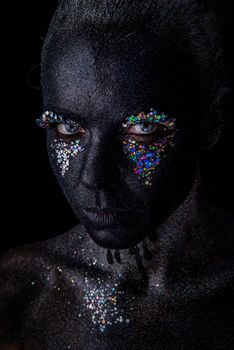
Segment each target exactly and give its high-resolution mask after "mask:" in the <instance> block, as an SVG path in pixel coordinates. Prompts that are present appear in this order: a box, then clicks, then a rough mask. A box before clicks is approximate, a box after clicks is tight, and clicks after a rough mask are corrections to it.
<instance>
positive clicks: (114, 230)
mask: <svg viewBox="0 0 234 350" xmlns="http://www.w3.org/2000/svg"><path fill="white" fill-rule="evenodd" d="M84 226H85V225H84ZM85 229H86V231H87V232H88V234H89V235H90V236H91V238H92V239H93V241H94V242H95V243H96V244H97V245H99V246H100V247H102V248H106V249H127V248H131V247H133V246H134V245H136V244H137V243H139V242H140V241H142V240H143V239H144V238H145V237H146V235H145V231H142V232H137V231H136V230H129V229H128V230H127V229H124V228H122V227H120V226H112V227H111V226H110V227H102V228H101V227H100V228H91V227H87V226H85Z"/></svg>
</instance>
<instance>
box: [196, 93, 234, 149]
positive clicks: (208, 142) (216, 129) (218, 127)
mask: <svg viewBox="0 0 234 350" xmlns="http://www.w3.org/2000/svg"><path fill="white" fill-rule="evenodd" d="M230 105H231V89H230V88H228V87H225V88H222V89H221V90H220V91H219V94H218V97H217V98H215V99H214V100H213V102H212V103H211V104H210V107H209V109H208V112H207V115H206V118H205V122H204V125H203V132H202V136H203V151H208V150H209V149H211V148H212V147H214V146H215V145H216V143H217V142H218V140H219V138H220V136H221V134H222V131H223V129H224V125H225V121H226V119H227V118H228V115H229V111H230Z"/></svg>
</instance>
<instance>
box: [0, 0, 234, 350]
mask: <svg viewBox="0 0 234 350" xmlns="http://www.w3.org/2000/svg"><path fill="white" fill-rule="evenodd" d="M91 3H92V2H83V1H77V2H72V1H63V2H61V3H60V5H61V7H59V11H57V13H56V14H55V17H54V19H53V21H52V25H51V27H50V30H49V33H48V36H47V40H46V42H45V46H44V49H43V53H42V86H43V103H44V111H46V110H48V111H53V112H56V113H63V114H64V115H67V116H69V117H70V116H71V117H72V118H74V119H75V120H78V121H80V120H82V123H81V124H82V127H83V128H84V129H85V133H84V134H83V135H82V136H81V137H80V145H81V146H82V147H83V148H84V151H83V152H80V153H79V154H76V155H75V157H72V158H71V159H70V163H69V169H68V170H67V171H66V174H65V176H63V174H62V173H61V169H60V168H59V166H58V162H57V158H56V153H55V150H54V149H53V147H51V145H53V144H54V143H55V142H56V141H55V139H56V138H58V135H56V134H55V129H49V130H48V132H47V135H48V137H47V140H48V143H47V147H48V155H49V158H50V162H51V166H52V169H53V171H54V173H55V176H56V177H57V179H58V181H59V183H60V186H61V188H62V190H63V192H64V194H65V196H66V197H67V199H68V202H69V203H70V205H71V207H72V208H73V210H74V212H75V213H76V215H77V217H78V218H79V220H80V221H81V224H80V225H78V226H77V227H74V228H73V229H72V230H70V231H69V232H67V233H65V234H64V235H61V236H58V237H55V238H53V239H51V240H48V241H45V242H41V243H35V244H33V245H29V246H24V247H21V248H18V249H17V250H11V251H9V252H7V253H6V254H4V255H3V256H2V258H1V261H0V267H1V270H0V282H1V284H0V285H1V288H0V296H1V298H0V344H2V347H3V346H5V347H6V346H8V345H7V344H11V343H12V342H13V340H14V341H16V340H17V344H19V346H21V348H22V349H24V350H31V349H33V350H37V349H38V350H44V349H45V350H47V349H48V350H55V349H61V350H62V349H97V350H98V349H111V350H112V349H113V350H115V349H116V350H117V349H126V350H128V349H129V350H130V349H131V350H132V349H147V350H148V349H153V350H154V349H155V350H156V349H157V350H160V349H168V350H173V349H223V350H225V349H229V348H232V345H233V344H234V343H233V333H234V325H233V317H232V316H233V315H232V308H231V305H232V303H233V300H232V294H233V238H232V234H233V232H234V229H233V228H234V227H233V221H232V219H231V218H230V217H229V216H228V215H227V214H225V213H222V212H220V211H219V210H218V209H216V208H213V207H212V205H211V204H209V203H207V202H205V201H204V200H203V199H202V198H200V195H199V190H198V187H199V181H198V180H199V157H200V154H201V152H203V151H204V149H205V148H209V147H211V146H212V144H214V143H215V142H217V140H218V135H219V132H220V130H221V122H220V121H221V112H222V103H223V102H222V101H223V96H224V95H225V92H226V91H227V88H226V81H225V75H224V72H223V71H222V55H221V50H220V48H219V46H218V44H217V41H216V35H215V29H214V27H213V26H212V25H213V24H212V23H213V22H212V16H210V14H209V15H208V14H207V13H205V12H202V9H201V8H200V7H198V6H197V5H196V4H195V3H194V2H193V1H184V2H179V1H174V2H171V3H170V6H169V5H168V4H167V1H164V2H161V1H157V2H149V1H146V2H144V6H142V2H141V3H140V2H138V1H135V2H134V4H132V2H131V4H130V2H126V1H116V2H114V4H112V5H111V3H109V2H105V4H104V3H102V4H101V5H100V7H96V6H97V5H95V3H92V4H91ZM169 9H170V11H169ZM77 11H78V12H77ZM152 13H153V14H154V16H152ZM78 14H79V15H78ZM201 15H202V20H201V21H200V22H199V23H200V27H198V26H197V25H195V23H196V20H197V18H200V16H201ZM78 18H79V20H78ZM117 23H118V25H117ZM203 26H205V27H203ZM204 28H208V29H209V30H208V32H207V33H208V34H206V35H204ZM208 43H209V45H208ZM207 46H208V47H209V48H210V49H209V51H208V50H207ZM214 53H215V54H214ZM214 60H216V61H215V62H214ZM217 62H218V63H219V64H217ZM208 87H209V88H208ZM214 101H215V102H214ZM152 107H153V108H155V109H156V110H159V111H162V112H165V113H168V115H171V116H173V117H174V118H176V133H175V140H174V141H175V142H174V143H175V145H174V147H173V148H170V149H167V150H165V155H166V157H165V158H163V159H162V160H161V162H160V164H159V165H158V168H157V171H156V172H155V173H154V174H153V178H152V185H151V186H146V185H145V183H144V182H141V181H140V179H139V178H138V177H137V176H136V173H135V172H134V170H133V165H132V163H131V161H130V160H129V158H128V157H127V156H126V154H125V153H124V150H123V140H128V137H129V136H127V138H126V135H125V136H124V135H123V133H122V131H121V128H120V125H121V122H122V121H123V120H124V118H126V117H128V116H129V115H131V114H132V113H139V112H141V111H144V112H146V113H147V112H148V111H149V109H150V108H152ZM211 117H212V123H211V122H210V120H211ZM66 142H67V139H66ZM145 142H146V141H145V140H144V144H145ZM147 142H148V141H147ZM85 206H89V207H102V208H103V207H111V208H114V209H116V210H117V211H119V210H127V209H128V210H129V211H128V212H126V213H125V212H123V213H117V220H118V225H115V226H112V227H110V226H109V227H102V228H100V227H97V225H95V224H94V223H93V222H91V221H90V220H88V218H87V217H86V215H85V214H84V213H83V208H84V207H85ZM107 248H108V249H109V252H108V254H107ZM111 253H113V256H114V260H113V261H112V259H113V256H112V254H111ZM106 254H107V255H106ZM111 262H112V263H111ZM100 300H101V301H102V302H100ZM115 308H116V309H115Z"/></svg>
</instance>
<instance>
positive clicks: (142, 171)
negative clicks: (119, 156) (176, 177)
mask: <svg viewBox="0 0 234 350" xmlns="http://www.w3.org/2000/svg"><path fill="white" fill-rule="evenodd" d="M146 120H147V122H150V123H158V124H159V126H160V127H163V128H164V130H168V131H169V133H168V134H166V135H165V136H163V137H161V138H160V139H159V140H158V141H157V142H151V143H150V144H141V143H140V142H137V141H135V140H133V139H130V138H129V140H127V141H126V140H124V141H123V150H124V153H125V154H126V155H127V157H128V158H129V159H130V160H131V161H132V162H133V163H134V168H133V170H134V172H135V174H137V175H138V178H139V179H143V181H144V182H145V185H147V186H151V185H152V178H153V174H154V173H155V172H156V169H157V167H158V165H159V164H160V161H161V159H162V157H165V154H164V153H165V151H166V149H167V148H168V147H173V146H174V142H173V140H174V137H175V121H176V120H175V118H170V117H168V116H166V115H165V114H164V113H161V114H158V113H157V112H156V111H155V110H154V109H153V108H151V112H150V113H149V114H144V112H141V113H139V114H138V115H137V116H134V115H132V116H130V117H128V119H127V121H126V122H125V123H123V124H122V125H123V127H124V128H126V127H128V126H131V125H136V124H139V123H142V121H146Z"/></svg>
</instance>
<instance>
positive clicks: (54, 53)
mask: <svg viewBox="0 0 234 350" xmlns="http://www.w3.org/2000/svg"><path fill="white" fill-rule="evenodd" d="M115 39H116V40H117V39H118V44H117V43H116V40H115ZM99 40H100V39H99ZM152 40H153V37H152V36H151V35H150V33H147V32H146V31H142V32H139V33H137V40H136V41H134V40H132V37H131V38H130V37H128V36H125V35H123V37H121V36H119V34H118V35H117V38H115V36H114V34H113V37H112V36H107V37H105V40H104V39H103V40H102V41H98V38H95V37H94V36H93V34H92V33H76V32H74V33H73V34H72V35H70V36H69V37H66V36H65V37H63V35H60V36H58V35H57V34H54V37H51V39H50V44H49V47H53V50H49V49H48V48H47V50H45V51H44V56H43V64H42V84H43V97H44V110H45V111H53V112H54V113H57V114H58V115H59V114H62V115H64V116H66V118H67V119H69V120H72V121H73V122H74V123H75V122H76V121H77V124H79V125H81V127H82V130H84V132H83V133H82V134H80V135H79V132H78V131H77V130H75V131H72V132H69V130H68V133H69V135H64V134H62V135H61V133H60V134H59V135H58V134H56V133H55V130H54V128H52V129H50V128H49V129H48V153H49V157H50V161H51V165H52V168H53V170H54V172H55V174H56V176H57V178H58V181H59V183H60V185H61V187H62V189H63V192H64V193H65V195H66V197H67V199H68V201H69V203H70V204H71V206H72V208H73V210H74V211H75V213H76V215H77V217H78V218H79V220H80V221H81V223H82V224H83V225H84V227H85V228H86V230H87V232H88V233H89V234H90V235H91V237H92V238H93V240H94V241H95V242H96V243H97V244H99V245H100V246H103V247H106V248H112V249H124V248H128V247H131V246H134V245H135V244H137V243H138V242H140V241H141V240H142V239H143V238H144V237H146V236H149V235H150V236H153V235H155V232H156V228H157V226H158V225H159V224H161V223H162V221H163V220H165V218H167V217H168V216H169V215H170V213H171V212H172V211H173V210H174V209H175V208H177V207H178V205H179V204H180V203H181V202H182V201H183V200H184V199H185V198H186V196H187V195H188V193H189V191H190V190H191V188H192V185H193V183H194V179H195V175H196V171H197V159H198V153H199V147H198V145H199V142H200V138H199V133H200V122H201V114H202V111H201V110H200V109H198V107H197V106H198V105H199V104H198V103H197V102H198V98H199V97H198V96H199V93H198V91H197V88H196V84H195V82H194V81H193V80H192V78H191V75H190V69H189V65H188V64H189V63H188V62H189V59H185V53H181V52H178V51H177V50H176V49H175V50H174V52H173V54H174V56H173V57H170V56H168V50H164V51H163V48H164V45H165V42H164V40H163V41H162V39H161V38H160V37H158V38H157V40H156V39H155V37H154V41H156V42H157V45H156V48H155V47H153V46H152ZM159 52H160V55H159ZM163 53H164V55H165V56H164V55H163ZM176 55H177V58H176ZM151 108H152V109H153V110H156V111H158V112H157V113H158V114H159V115H164V114H163V112H164V113H165V115H166V116H167V118H168V119H167V121H166V122H168V121H171V122H172V125H173V127H172V128H171V130H169V129H168V128H167V127H166V126H165V123H163V122H161V123H158V127H159V128H161V130H158V131H157V132H158V135H155V139H154V136H152V135H151V136H150V138H151V139H150V138H149V136H148V138H147V137H145V136H142V135H140V136H139V135H137V136H136V135H135V136H134V135H133V134H127V135H126V134H124V130H123V129H125V128H123V125H124V123H126V121H129V120H130V119H129V118H131V116H132V115H134V116H138V115H139V114H140V113H141V112H143V114H145V115H147V114H149V113H150V111H151ZM175 124H176V125H175ZM138 127H139V126H138ZM147 128H149V125H147V124H146V125H144V128H143V129H142V130H143V132H146V131H147ZM144 130H145V131H144ZM76 131H77V133H78V134H76ZM159 134H160V135H159ZM134 137H138V138H139V139H138V140H136V139H135V140H134ZM170 138H171V139H170ZM149 140H150V141H149ZM134 142H135V143H134ZM169 144H170V147H169V146H168V145H169ZM153 146H154V147H155V148H154V149H152V147H153ZM164 146H165V147H164ZM171 146H173V147H171ZM134 147H135V148H136V152H137V153H136V154H135V157H136V158H137V154H138V158H137V159H135V160H134V159H133V158H134V157H133V156H134V151H132V150H133V148H134ZM164 148H165V149H164ZM151 151H153V152H151ZM139 154H140V156H139ZM148 154H151V156H148ZM164 156H165V157H164ZM142 157H143V158H144V159H146V158H147V159H146V161H149V162H151V165H152V164H154V168H155V169H156V170H155V171H154V169H153V171H150V172H147V169H146V170H144V168H145V166H144V164H143V165H142V162H144V161H145V160H144V159H143V158H142ZM138 163H139V164H140V166H139V164H138ZM142 169H143V171H142ZM151 170H152V169H151ZM140 172H141V174H140ZM142 173H143V175H144V176H142ZM146 175H147V176H149V180H147V176H146Z"/></svg>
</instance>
